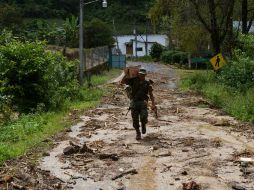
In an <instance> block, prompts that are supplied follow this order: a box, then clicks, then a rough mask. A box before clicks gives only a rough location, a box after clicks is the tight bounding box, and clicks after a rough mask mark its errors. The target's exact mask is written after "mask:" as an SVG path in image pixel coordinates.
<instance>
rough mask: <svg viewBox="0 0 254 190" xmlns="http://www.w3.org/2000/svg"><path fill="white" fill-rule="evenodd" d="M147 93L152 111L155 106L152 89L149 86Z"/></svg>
mask: <svg viewBox="0 0 254 190" xmlns="http://www.w3.org/2000/svg"><path fill="white" fill-rule="evenodd" d="M148 93H149V97H150V100H151V101H152V109H154V108H155V107H156V105H155V99H154V95H153V88H152V86H151V85H150V86H149V90H148Z"/></svg>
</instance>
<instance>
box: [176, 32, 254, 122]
mask: <svg viewBox="0 0 254 190" xmlns="http://www.w3.org/2000/svg"><path fill="white" fill-rule="evenodd" d="M253 41H254V36H253V35H241V36H240V38H239V42H240V43H239V44H240V48H241V49H235V50H234V54H233V57H232V59H231V60H228V63H227V65H226V66H225V67H224V68H223V69H222V70H221V71H219V72H218V73H214V72H212V71H203V72H202V71H199V72H197V71H195V72H191V71H187V72H185V73H182V72H180V76H182V83H181V86H182V88H183V89H191V90H195V91H198V92H200V93H201V94H202V95H204V96H205V97H207V98H208V99H209V100H210V101H211V102H212V103H213V104H214V105H216V106H219V107H221V108H222V109H223V110H224V111H226V112H227V113H229V114H232V115H233V116H235V117H236V118H238V119H241V120H243V121H249V122H254V99H253V97H254V61H253V60H254V56H253V54H252V52H253V48H254V46H253Z"/></svg>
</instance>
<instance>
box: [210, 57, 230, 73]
mask: <svg viewBox="0 0 254 190" xmlns="http://www.w3.org/2000/svg"><path fill="white" fill-rule="evenodd" d="M210 62H211V64H212V65H213V68H214V70H215V71H217V70H218V69H220V68H221V67H223V66H224V65H225V64H226V61H225V59H224V58H223V56H222V54H221V53H219V54H218V55H216V56H214V57H213V58H212V59H210Z"/></svg>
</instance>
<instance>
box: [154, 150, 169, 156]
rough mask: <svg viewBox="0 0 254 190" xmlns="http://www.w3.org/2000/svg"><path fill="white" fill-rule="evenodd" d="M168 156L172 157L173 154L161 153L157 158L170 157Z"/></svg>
mask: <svg viewBox="0 0 254 190" xmlns="http://www.w3.org/2000/svg"><path fill="white" fill-rule="evenodd" d="M168 156H172V153H171V152H169V151H168V152H161V153H159V154H158V155H157V157H168Z"/></svg>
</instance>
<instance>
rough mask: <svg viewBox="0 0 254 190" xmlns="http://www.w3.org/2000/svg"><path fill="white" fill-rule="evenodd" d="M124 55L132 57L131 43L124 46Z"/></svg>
mask: <svg viewBox="0 0 254 190" xmlns="http://www.w3.org/2000/svg"><path fill="white" fill-rule="evenodd" d="M126 54H127V55H133V45H132V44H131V43H128V44H126Z"/></svg>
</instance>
